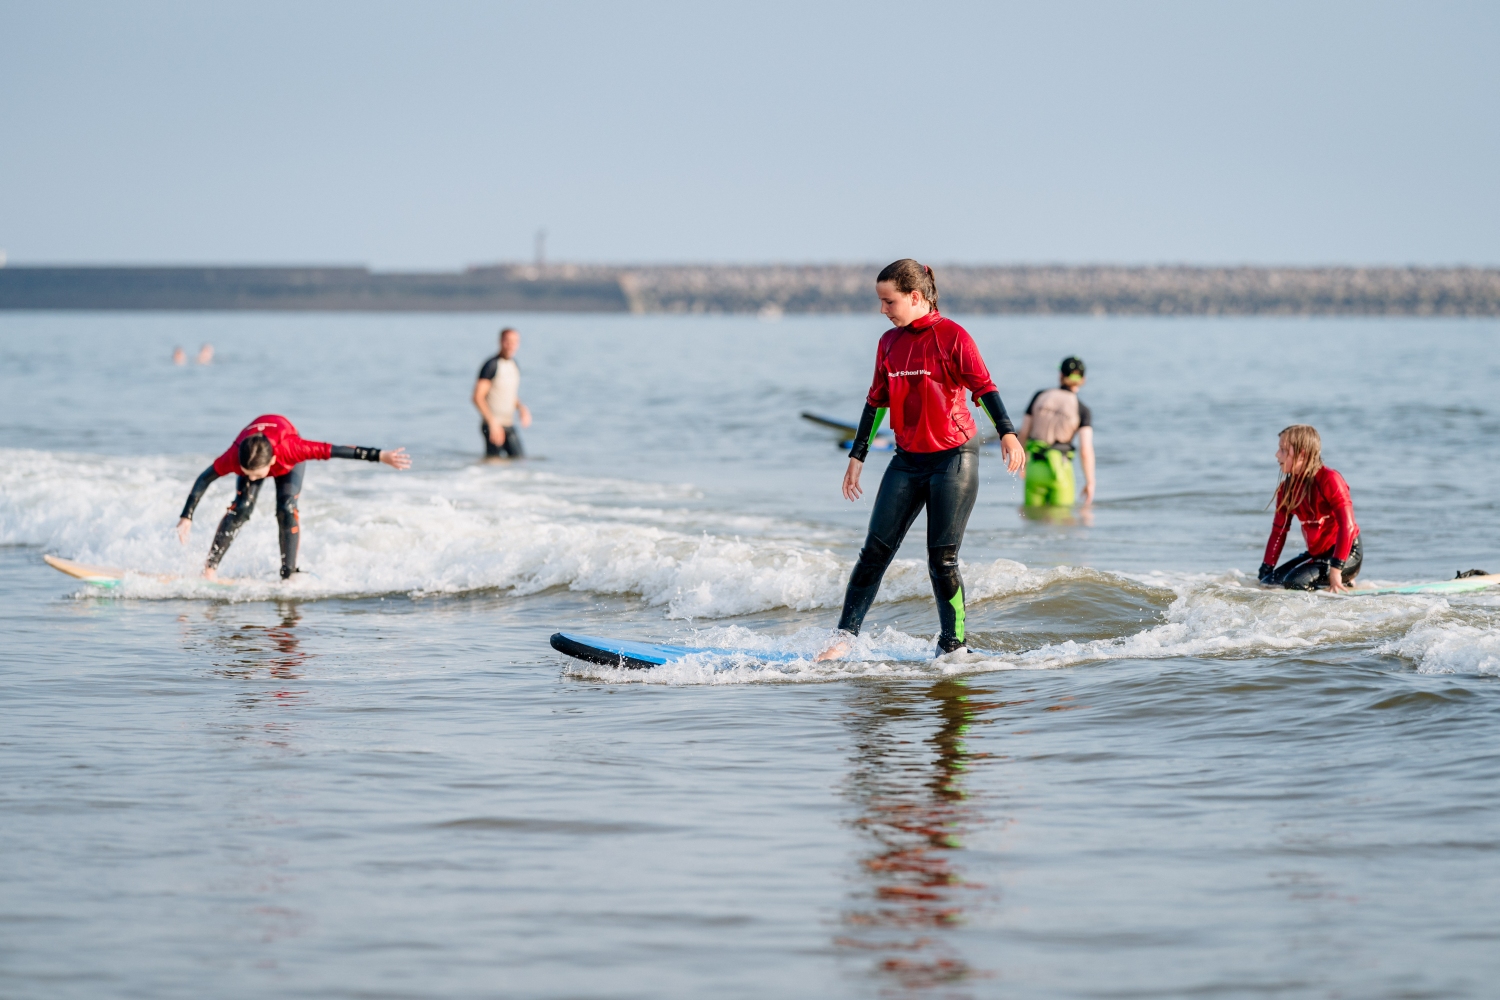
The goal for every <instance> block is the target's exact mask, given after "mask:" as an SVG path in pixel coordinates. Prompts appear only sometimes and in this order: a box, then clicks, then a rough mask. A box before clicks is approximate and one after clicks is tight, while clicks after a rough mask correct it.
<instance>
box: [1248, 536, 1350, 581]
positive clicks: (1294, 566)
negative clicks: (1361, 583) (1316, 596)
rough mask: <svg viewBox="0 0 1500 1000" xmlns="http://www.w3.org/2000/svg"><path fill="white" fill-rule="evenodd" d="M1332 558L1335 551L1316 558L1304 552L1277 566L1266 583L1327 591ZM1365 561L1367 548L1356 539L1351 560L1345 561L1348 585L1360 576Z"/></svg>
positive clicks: (1345, 574) (1345, 578)
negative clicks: (1360, 569)
mask: <svg viewBox="0 0 1500 1000" xmlns="http://www.w3.org/2000/svg"><path fill="white" fill-rule="evenodd" d="M1332 558H1333V549H1329V550H1328V551H1327V552H1322V553H1319V554H1318V555H1315V556H1314V555H1309V554H1308V553H1306V552H1304V553H1302V554H1301V555H1300V556H1295V557H1293V558H1291V559H1288V560H1287V561H1286V562H1284V563H1282V564H1281V565H1280V566H1277V567H1276V568H1275V569H1274V570H1272V571H1271V575H1270V576H1269V577H1267V578H1266V581H1265V582H1266V583H1268V584H1270V585H1271V586H1273V587H1285V588H1286V589H1287V590H1327V589H1328V560H1329V559H1332ZM1364 561H1365V547H1364V545H1362V544H1361V543H1360V539H1359V538H1358V537H1356V538H1355V539H1354V546H1353V547H1352V548H1351V549H1350V550H1349V558H1348V559H1345V560H1344V574H1343V576H1344V583H1345V584H1346V585H1347V584H1349V583H1350V582H1352V581H1353V580H1354V578H1355V577H1356V576H1358V575H1359V567H1360V566H1361V565H1362V564H1363V563H1364Z"/></svg>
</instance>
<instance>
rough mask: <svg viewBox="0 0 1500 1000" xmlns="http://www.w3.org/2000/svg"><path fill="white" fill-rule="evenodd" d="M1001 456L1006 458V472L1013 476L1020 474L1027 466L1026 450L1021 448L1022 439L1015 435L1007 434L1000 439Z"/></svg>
mask: <svg viewBox="0 0 1500 1000" xmlns="http://www.w3.org/2000/svg"><path fill="white" fill-rule="evenodd" d="M1000 454H1001V455H1003V456H1005V471H1006V472H1009V473H1010V474H1011V475H1015V474H1016V473H1017V472H1020V471H1021V469H1022V468H1024V467H1025V465H1026V449H1025V448H1022V447H1021V439H1020V438H1018V437H1016V436H1015V435H1014V434H1007V435H1005V437H1003V438H1001V439H1000Z"/></svg>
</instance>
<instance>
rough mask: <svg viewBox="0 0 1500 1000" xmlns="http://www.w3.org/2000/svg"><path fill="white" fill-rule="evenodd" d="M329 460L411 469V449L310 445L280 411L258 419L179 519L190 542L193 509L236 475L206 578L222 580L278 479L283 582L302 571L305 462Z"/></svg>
mask: <svg viewBox="0 0 1500 1000" xmlns="http://www.w3.org/2000/svg"><path fill="white" fill-rule="evenodd" d="M329 458H361V459H364V460H365V461H368V462H382V463H384V464H386V465H389V466H390V467H391V468H393V469H408V468H410V467H411V459H410V458H408V457H407V455H406V449H405V448H397V449H395V450H394V451H391V450H385V451H382V450H380V449H379V448H360V447H355V446H352V445H346V444H327V443H325V442H323V441H306V440H303V438H302V435H300V434H298V433H297V428H295V427H293V426H292V422H291V421H290V420H288V419H287V418H286V417H283V416H280V415H279V414H275V413H268V414H266V415H265V416H261V417H256V418H255V419H254V420H252V421H250V424H249V426H247V427H246V428H245V429H244V430H242V431H240V433H239V436H238V437H236V438H235V439H234V444H232V445H230V446H229V448H228V450H226V451H225V452H224V454H222V455H220V456H219V457H218V458H216V459H214V464H213V465H210V466H209V467H208V468H206V469H204V470H203V473H202V475H200V476H199V477H198V481H197V482H195V483H194V484H193V488H192V491H191V492H189V493H188V498H187V503H186V504H184V505H183V508H182V516H181V517H180V518H179V519H178V521H177V537H178V538H179V539H181V540H182V542H183V544H184V545H185V544H187V540H188V534H189V533H190V532H191V531H192V530H193V511H194V510H195V509H196V508H197V506H198V501H199V500H201V499H203V494H204V492H205V491H206V490H207V489H208V487H209V485H210V484H212V483H213V481H214V480H215V479H218V478H219V477H220V476H227V475H229V474H230V473H231V472H232V473H235V474H236V476H237V479H236V480H235V488H234V502H233V503H231V504H230V505H229V510H228V512H227V513H225V515H224V519H223V520H221V521H220V522H219V530H218V531H217V532H215V533H214V543H213V545H211V546H210V547H209V549H208V561H207V562H205V563H204V565H203V575H204V576H205V577H207V578H208V579H210V580H212V579H214V578H215V577H217V576H218V572H219V560H221V559H223V558H224V553H226V552H228V551H229V544H230V543H231V542H233V541H234V536H235V534H236V533H237V532H238V531H239V530H240V528H241V527H243V526H244V524H245V522H246V521H248V520H250V513H251V511H253V510H254V509H255V498H256V497H257V496H259V495H260V486H261V483H262V482H264V481H265V479H266V477H267V476H269V477H271V478H272V479H274V480H276V525H277V529H278V531H277V536H278V541H280V543H281V578H282V579H283V580H285V579H287V578H288V577H290V576H291V575H292V574H293V573H295V572H297V543H298V538H299V535H300V532H301V528H300V524H299V522H300V518H299V517H298V514H297V497H298V495H300V494H301V492H302V474H303V472H304V471H306V468H307V467H306V465H305V464H304V463H305V462H307V461H308V460H309V459H311V460H314V461H322V460H325V459H329Z"/></svg>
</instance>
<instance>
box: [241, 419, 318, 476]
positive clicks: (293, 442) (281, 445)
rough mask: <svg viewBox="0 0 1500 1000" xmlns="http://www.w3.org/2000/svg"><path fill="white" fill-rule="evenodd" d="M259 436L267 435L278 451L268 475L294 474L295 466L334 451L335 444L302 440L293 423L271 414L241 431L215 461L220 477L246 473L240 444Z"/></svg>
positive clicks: (253, 421) (255, 420)
mask: <svg viewBox="0 0 1500 1000" xmlns="http://www.w3.org/2000/svg"><path fill="white" fill-rule="evenodd" d="M256 434H264V435H265V436H266V440H268V441H270V442H271V447H272V448H273V449H274V450H275V452H276V457H275V458H274V459H272V460H271V471H270V472H269V473H267V475H269V476H284V475H286V474H287V473H288V472H291V471H292V466H294V465H296V464H298V463H299V462H306V461H307V460H308V459H319V460H326V459H327V458H328V457H329V454H330V453H331V452H332V450H333V445H331V444H328V443H326V442H323V441H304V440H302V437H301V436H300V435H299V434H298V433H297V428H295V427H293V426H292V422H291V421H290V420H288V419H287V418H286V417H283V416H279V415H278V414H275V413H268V414H266V415H265V416H261V417H256V418H255V419H254V420H252V421H250V424H249V426H247V427H246V428H245V429H244V430H242V431H240V436H239V437H237V438H235V439H234V444H232V445H230V446H229V450H228V451H226V452H224V454H222V455H220V456H219V457H218V458H216V459H214V471H215V472H217V473H218V474H219V475H221V476H227V475H229V474H230V473H234V474H236V475H243V474H244V472H245V470H244V469H241V468H240V442H241V441H243V440H245V438H247V437H252V436H254V435H256Z"/></svg>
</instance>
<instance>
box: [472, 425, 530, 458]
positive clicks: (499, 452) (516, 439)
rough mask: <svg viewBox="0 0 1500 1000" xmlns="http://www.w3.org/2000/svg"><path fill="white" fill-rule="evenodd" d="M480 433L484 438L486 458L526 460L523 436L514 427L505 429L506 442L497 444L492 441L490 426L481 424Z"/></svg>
mask: <svg viewBox="0 0 1500 1000" xmlns="http://www.w3.org/2000/svg"><path fill="white" fill-rule="evenodd" d="M479 433H480V434H482V435H483V436H484V457H485V458H501V457H503V456H508V457H510V458H525V457H526V449H525V448H523V447H522V446H521V435H520V434H519V433H518V432H517V431H516V429H515V428H514V427H507V428H505V442H504V443H503V444H496V443H495V442H493V441H491V440H490V425H489V424H488V423H486V422H485V421H483V420H481V421H480V422H479Z"/></svg>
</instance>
